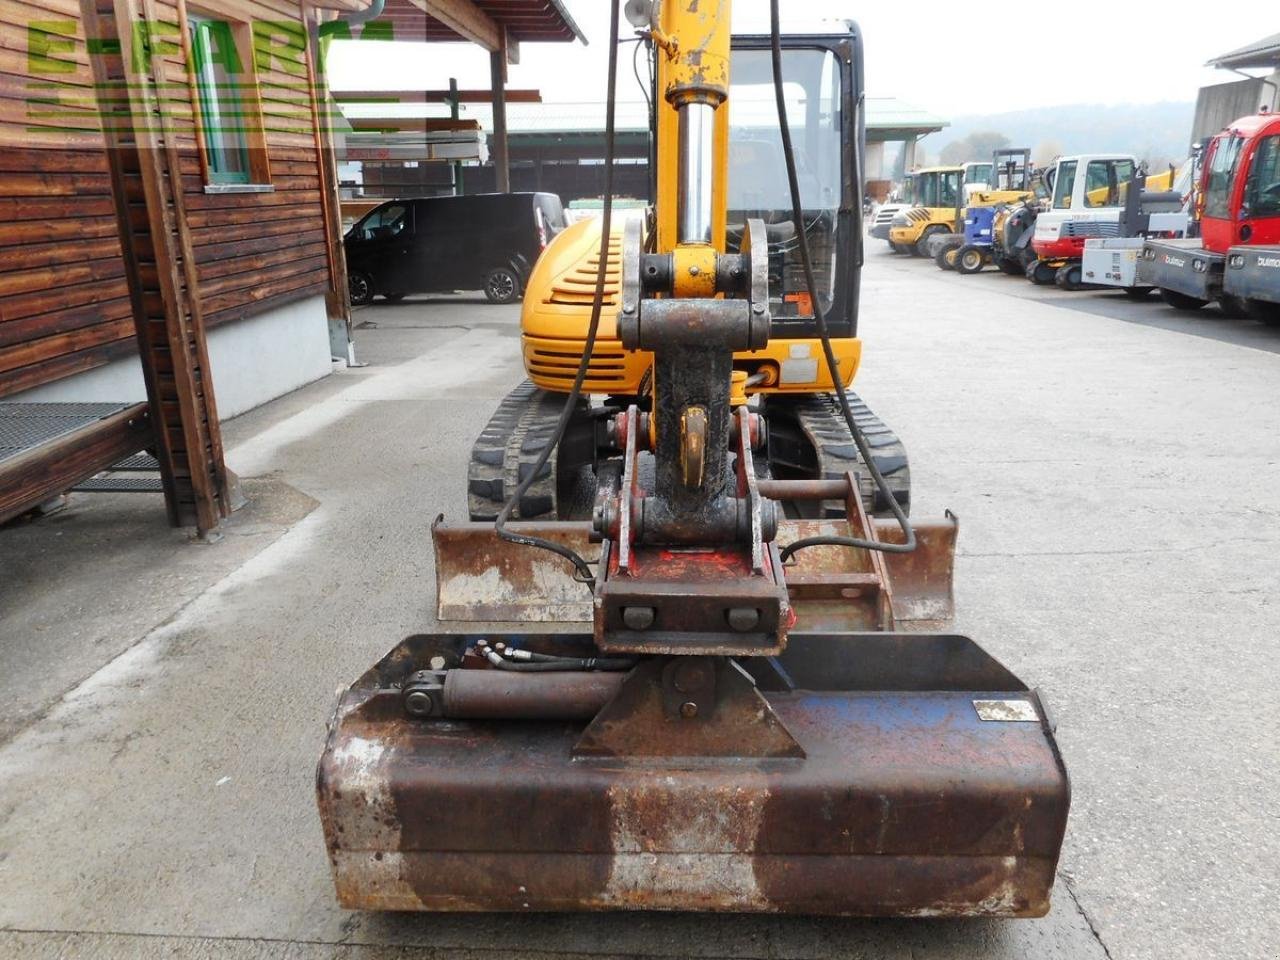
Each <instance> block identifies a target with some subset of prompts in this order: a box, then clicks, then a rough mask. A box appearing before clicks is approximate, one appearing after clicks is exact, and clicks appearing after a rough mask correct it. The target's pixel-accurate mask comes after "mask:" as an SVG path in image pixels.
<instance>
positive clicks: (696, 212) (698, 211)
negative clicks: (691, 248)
mask: <svg viewBox="0 0 1280 960" xmlns="http://www.w3.org/2000/svg"><path fill="white" fill-rule="evenodd" d="M679 115H680V119H679V134H678V136H679V167H680V181H679V191H680V201H679V229H678V235H679V242H680V243H710V242H711V189H712V184H713V181H714V179H715V129H716V108H715V107H713V106H712V105H711V104H709V103H686V104H684V105H683V106H681V107H680V108H679Z"/></svg>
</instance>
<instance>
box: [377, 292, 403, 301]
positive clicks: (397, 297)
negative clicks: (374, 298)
mask: <svg viewBox="0 0 1280 960" xmlns="http://www.w3.org/2000/svg"><path fill="white" fill-rule="evenodd" d="M382 299H383V300H386V301H387V302H388V303H399V302H400V301H401V300H403V299H404V294H403V293H384V294H383V295H382Z"/></svg>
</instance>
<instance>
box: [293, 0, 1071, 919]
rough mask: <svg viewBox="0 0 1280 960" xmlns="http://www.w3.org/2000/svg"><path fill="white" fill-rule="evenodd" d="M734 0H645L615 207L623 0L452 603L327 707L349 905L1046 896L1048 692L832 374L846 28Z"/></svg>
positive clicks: (1061, 794) (443, 554)
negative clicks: (628, 138) (1016, 658)
mask: <svg viewBox="0 0 1280 960" xmlns="http://www.w3.org/2000/svg"><path fill="white" fill-rule="evenodd" d="M729 8H730V3H729V2H728V0H662V2H661V3H658V4H647V3H643V2H637V0H632V2H630V3H628V5H627V9H628V17H629V18H631V17H634V18H635V19H633V21H632V22H633V24H634V25H635V26H636V27H637V29H639V30H640V31H642V32H643V36H644V38H645V40H646V42H647V43H648V44H650V45H651V49H652V51H653V57H654V59H655V61H656V64H655V67H656V70H655V75H656V79H655V83H654V91H655V93H656V96H655V97H654V100H653V103H654V112H655V124H654V126H655V130H656V137H657V144H656V146H657V150H656V154H657V158H658V164H657V171H656V185H655V204H654V207H653V210H652V211H651V214H650V215H649V216H647V217H646V218H644V219H643V220H631V221H628V222H626V223H625V224H624V225H623V226H622V228H621V230H620V231H615V230H614V229H613V226H614V225H613V222H612V221H613V210H612V208H611V205H610V201H611V199H612V182H613V162H612V158H613V130H614V115H615V104H616V89H615V85H616V76H617V70H616V59H617V47H618V43H617V41H618V33H619V26H618V25H619V10H618V5H617V3H616V2H615V3H614V8H613V10H612V22H611V38H610V47H609V49H610V69H609V80H608V105H607V119H606V165H605V169H606V174H605V176H606V187H605V204H604V208H603V217H602V222H601V225H600V226H599V227H592V226H590V225H583V226H579V227H577V228H576V229H573V230H570V231H566V232H565V233H564V234H562V235H561V236H560V237H558V238H557V239H556V240H555V241H553V243H552V244H551V246H550V247H549V248H548V250H547V252H546V253H545V255H544V258H543V260H542V261H541V262H540V263H539V265H538V267H537V269H535V271H534V273H533V276H532V277H531V278H530V281H529V284H528V289H527V292H526V294H525V308H524V346H523V349H524V357H525V363H526V368H527V370H528V372H529V375H530V377H531V378H532V379H531V382H529V383H528V384H526V385H523V386H521V387H518V388H517V389H516V391H515V392H514V393H513V395H512V397H511V398H508V400H507V401H506V402H504V403H503V404H502V405H501V407H500V408H499V411H498V414H497V415H495V417H494V418H493V420H492V421H491V422H490V423H489V426H488V427H487V428H486V430H485V431H484V435H483V436H482V437H481V438H480V440H479V441H478V442H477V445H476V451H477V452H476V457H475V459H476V460H477V461H478V462H480V463H483V464H484V465H485V466H487V467H492V468H494V470H495V471H497V470H498V469H499V468H500V469H501V472H500V473H497V472H495V473H494V474H480V473H479V472H478V466H477V465H476V464H473V468H472V475H471V478H470V490H471V496H472V510H473V512H475V513H480V512H482V511H491V510H492V509H493V506H494V505H496V504H498V503H499V501H502V505H501V507H500V508H499V509H498V510H497V516H496V519H492V520H483V521H481V520H469V521H463V522H458V521H453V522H446V521H444V520H443V518H441V519H439V520H437V522H436V523H435V524H434V525H433V527H432V538H433V543H434V547H435V556H436V579H437V583H436V601H437V615H438V618H439V620H441V621H443V622H445V623H448V624H450V626H451V628H452V629H441V628H437V627H433V628H432V629H431V630H430V631H426V632H423V633H419V634H415V635H414V636H411V637H408V638H407V639H405V640H403V641H402V642H401V643H400V644H399V645H397V646H396V647H395V648H394V649H392V650H391V652H390V653H389V654H388V655H387V656H386V657H384V658H383V659H382V660H381V661H379V662H378V663H376V664H375V665H374V666H372V667H371V668H370V669H369V670H368V671H367V672H366V673H365V674H364V675H363V676H362V677H360V678H359V679H357V680H356V682H355V683H354V684H353V685H352V686H351V687H350V688H349V689H348V690H346V691H345V692H344V693H343V694H342V695H341V696H340V698H339V701H338V705H337V708H336V710H335V713H334V716H333V720H332V722H331V724H330V728H329V735H328V740H327V743H326V746H325V750H324V753H323V755H322V757H321V760H320V764H319V769H318V772H317V795H318V800H319V809H320V816H321V821H322V824H323V826H324V833H325V839H326V842H327V845H328V852H329V857H330V862H331V864H332V868H333V877H334V882H335V887H336V890H337V894H338V899H339V901H340V902H341V903H342V904H343V905H344V906H347V907H350V908H355V909H365V910H485V911H531V910H552V911H563V910H708V911H751V912H772V913H819V914H841V915H879V916H971V915H985V916H999V917H1027V916H1040V915H1043V914H1044V913H1045V912H1047V911H1048V909H1049V895H1050V890H1051V888H1052V885H1053V881H1054V875H1055V870H1056V864H1057V859H1058V855H1059V851H1060V849H1061V844H1062V839H1063V833H1064V830H1065V826H1066V818H1067V809H1068V803H1069V788H1068V781H1067V774H1066V769H1065V766H1064V764H1063V760H1062V757H1061V755H1060V753H1059V751H1058V749H1057V745H1056V742H1055V740H1054V736H1053V726H1052V723H1051V721H1050V719H1049V716H1048V714H1047V712H1046V709H1045V706H1044V703H1043V701H1042V700H1041V698H1040V696H1039V695H1038V693H1037V692H1036V691H1035V690H1034V689H1031V688H1029V687H1028V686H1027V685H1026V684H1025V683H1023V682H1022V681H1021V680H1019V679H1018V678H1017V677H1016V676H1014V675H1013V674H1012V673H1011V672H1010V671H1009V670H1007V669H1006V668H1005V667H1003V666H1002V665H1001V664H1000V663H999V662H998V661H996V660H995V659H994V658H993V657H992V656H990V655H989V654H988V653H986V652H985V651H983V650H982V648H981V647H979V646H978V645H977V644H976V643H975V642H974V641H972V640H970V639H969V638H967V637H963V636H959V635H956V634H954V633H951V632H948V631H946V630H945V629H944V628H945V625H946V623H947V622H948V621H949V619H950V617H951V614H952V608H953V603H952V593H951V571H952V562H953V556H954V545H955V536H956V520H955V518H954V517H953V516H951V515H950V514H948V515H947V516H945V517H943V518H940V519H937V520H933V521H927V522H921V521H918V520H917V521H911V520H909V519H908V517H907V515H906V511H905V506H904V504H903V503H901V502H900V494H901V492H902V491H901V489H897V490H895V489H894V487H893V486H892V484H891V483H890V482H889V479H888V478H887V477H886V476H885V472H884V471H883V470H881V469H880V467H879V466H878V461H880V462H883V461H884V459H885V458H883V457H881V456H880V455H879V454H878V453H877V451H878V450H879V449H880V447H878V446H877V444H884V445H886V446H890V447H892V446H895V445H896V443H897V441H896V438H894V437H892V435H891V434H889V433H888V431H887V430H886V429H885V428H883V426H881V425H880V424H879V423H878V421H874V420H872V419H869V414H867V413H866V412H865V411H864V410H863V408H861V407H860V406H859V404H858V402H857V401H856V399H855V398H853V397H852V396H851V395H850V394H848V393H847V392H846V391H845V387H846V385H847V384H848V383H849V381H850V380H851V379H852V377H853V375H854V373H855V372H856V370H857V367H858V363H859V359H860V349H859V342H858V340H857V339H856V333H857V330H856V323H857V317H858V275H859V265H860V261H861V250H860V242H861V226H862V224H861V217H862V205H861V202H860V200H861V198H860V196H859V194H860V190H861V183H862V157H863V135H862V130H863V117H862V109H863V98H862V49H861V38H860V35H859V34H858V32H857V30H856V28H854V27H852V26H851V27H850V28H849V31H848V32H847V33H841V34H840V35H838V36H829V35H823V36H819V35H803V36H788V37H787V38H786V39H785V40H784V39H783V37H782V35H781V31H780V29H779V22H778V0H773V2H772V4H771V13H772V18H771V19H772V32H771V34H770V36H769V37H767V38H766V37H741V38H737V39H735V40H734V42H733V43H732V44H731V42H730V37H729V33H728V26H727V25H728V23H729V19H730V9H729ZM833 411H834V412H833ZM552 414H554V416H553V415H552ZM837 461H840V462H841V464H842V465H841V466H840V468H839V470H838V471H837V469H836V468H835V467H834V466H831V465H832V464H834V463H835V462H837ZM885 465H886V467H887V466H889V464H888V463H886V464H885ZM831 474H835V475H831ZM478 481H483V482H485V483H486V484H498V483H501V484H502V488H501V490H500V491H499V490H497V489H494V488H492V487H489V486H486V487H485V488H484V489H483V490H478V489H477V487H478ZM581 483H586V485H587V486H588V487H589V488H590V494H589V496H588V497H587V498H586V501H585V506H584V507H582V508H579V507H578V506H577V504H576V500H575V499H574V497H573V496H571V495H570V493H569V491H572V490H574V489H576V486H577V485H579V484H581ZM868 504H870V505H871V506H873V507H876V506H882V507H883V509H884V512H886V513H887V514H888V516H885V517H874V516H871V515H869V514H868V511H867V505H868ZM517 513H519V514H521V515H523V516H524V517H525V519H523V520H522V519H518V517H517ZM579 515H581V516H583V517H585V519H578V516H579ZM530 517H532V519H529V518H530Z"/></svg>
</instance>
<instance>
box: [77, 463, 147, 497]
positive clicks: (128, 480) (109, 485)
mask: <svg viewBox="0 0 1280 960" xmlns="http://www.w3.org/2000/svg"><path fill="white" fill-rule="evenodd" d="M113 469H114V468H113ZM71 489H72V490H73V491H74V492H76V493H164V487H163V485H162V484H161V482H160V478H159V477H91V478H90V479H88V480H86V481H84V483H81V484H78V485H77V486H74V487H72V488H71Z"/></svg>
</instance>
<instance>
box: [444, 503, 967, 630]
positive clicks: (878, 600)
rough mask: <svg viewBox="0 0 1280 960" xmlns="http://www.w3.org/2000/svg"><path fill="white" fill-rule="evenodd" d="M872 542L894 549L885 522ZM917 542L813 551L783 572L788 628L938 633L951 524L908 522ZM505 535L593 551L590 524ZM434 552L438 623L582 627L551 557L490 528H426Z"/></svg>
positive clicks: (798, 528) (582, 604)
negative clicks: (792, 615) (879, 550)
mask: <svg viewBox="0 0 1280 960" xmlns="http://www.w3.org/2000/svg"><path fill="white" fill-rule="evenodd" d="M870 523H871V524H873V525H874V529H875V535H876V536H877V537H878V538H879V539H880V540H883V541H885V542H889V543H893V542H901V539H902V531H901V530H900V529H899V528H898V524H897V522H896V521H894V520H873V521H870ZM912 526H913V528H914V529H915V532H916V539H917V542H918V544H919V546H918V547H917V549H916V550H915V551H914V552H913V553H909V554H872V553H868V552H867V551H865V550H850V549H848V548H845V547H813V548H811V549H809V550H804V551H801V552H799V553H797V554H796V556H795V560H794V561H793V562H792V563H791V564H789V565H788V566H787V568H786V579H787V585H788V588H789V593H790V601H791V605H792V607H793V608H794V609H795V611H796V618H797V619H796V627H795V629H797V630H808V631H823V632H855V631H859V630H894V629H897V630H915V631H923V630H940V629H945V628H946V626H947V624H948V623H950V621H951V620H952V618H953V616H954V612H955V604H954V601H953V598H952V587H951V581H952V571H953V569H954V566H955V547H956V532H957V526H958V522H957V520H956V518H955V517H954V516H953V515H951V514H947V516H946V517H945V518H944V519H942V520H936V521H925V522H914V523H913V524H912ZM510 529H512V530H514V531H519V532H522V533H526V534H532V535H534V536H539V537H545V538H549V539H552V540H555V541H556V542H558V543H562V544H565V545H566V546H570V547H572V548H573V549H574V550H576V551H577V552H578V553H580V554H581V555H582V556H584V557H585V558H586V559H587V560H588V561H589V562H592V563H594V562H595V561H596V560H598V559H599V555H600V547H599V545H598V544H593V543H591V542H590V539H589V538H590V533H591V525H590V524H588V523H566V522H563V521H544V522H529V523H513V524H510ZM858 533H859V531H857V530H851V528H850V526H849V523H848V522H847V521H845V520H783V521H781V522H780V523H779V526H778V544H779V546H783V547H785V546H786V545H787V544H789V543H793V542H795V541H796V540H799V539H801V538H807V537H815V536H850V535H855V536H856V535H858ZM431 534H432V541H433V543H434V544H435V560H436V597H437V605H438V606H437V615H438V617H439V619H440V620H441V621H444V622H450V621H454V622H464V623H501V622H505V623H560V624H572V623H590V622H591V619H592V617H591V591H590V590H589V589H587V587H586V586H585V585H583V584H582V583H580V582H578V581H577V580H574V579H573V568H572V567H571V566H570V565H569V564H568V563H566V562H564V561H563V560H561V559H560V558H558V557H556V556H554V555H553V554H549V553H546V552H545V551H541V550H531V549H529V548H528V547H525V546H522V545H520V544H513V543H508V542H506V541H504V540H502V539H500V538H499V537H498V536H497V534H496V533H494V529H493V524H492V523H446V522H445V521H444V520H443V519H438V520H437V521H436V522H435V524H434V525H433V526H432V528H431Z"/></svg>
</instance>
